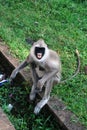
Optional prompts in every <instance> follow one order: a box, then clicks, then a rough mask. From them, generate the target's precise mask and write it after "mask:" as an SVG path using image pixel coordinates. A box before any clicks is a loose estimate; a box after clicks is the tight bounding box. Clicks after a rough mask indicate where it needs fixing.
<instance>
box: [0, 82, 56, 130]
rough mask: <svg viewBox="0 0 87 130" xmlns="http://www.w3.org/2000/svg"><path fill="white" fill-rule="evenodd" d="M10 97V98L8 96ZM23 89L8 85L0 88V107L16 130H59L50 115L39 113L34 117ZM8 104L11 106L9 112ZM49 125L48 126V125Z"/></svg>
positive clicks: (32, 108) (31, 106)
mask: <svg viewBox="0 0 87 130" xmlns="http://www.w3.org/2000/svg"><path fill="white" fill-rule="evenodd" d="M10 95H11V96H10ZM28 96H29V95H28V94H27V92H26V88H25V87H21V85H20V86H16V87H14V86H13V87H10V86H9V84H5V86H2V87H0V107H2V108H3V110H4V111H5V112H6V114H7V115H8V117H9V119H10V120H11V122H12V123H13V125H14V127H15V129H16V130H53V129H55V130H59V128H58V126H57V124H56V122H55V119H53V117H52V115H48V114H46V113H41V114H39V116H35V114H34V113H33V110H34V107H33V106H34V105H35V104H32V105H29V102H28ZM8 104H12V105H13V109H12V110H11V111H9V109H8ZM49 124H50V125H49Z"/></svg>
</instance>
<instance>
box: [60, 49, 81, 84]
mask: <svg viewBox="0 0 87 130" xmlns="http://www.w3.org/2000/svg"><path fill="white" fill-rule="evenodd" d="M75 53H76V56H77V69H76V71H75V73H74V74H73V75H72V76H71V77H70V78H67V79H65V80H63V81H60V83H59V84H63V83H66V82H67V81H68V80H71V79H73V78H74V77H75V76H76V75H77V74H78V73H79V70H80V56H79V51H78V50H77V49H76V52H75Z"/></svg>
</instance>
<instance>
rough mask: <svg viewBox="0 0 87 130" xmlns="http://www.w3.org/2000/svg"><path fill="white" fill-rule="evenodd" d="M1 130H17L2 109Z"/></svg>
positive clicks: (0, 113) (0, 115)
mask: <svg viewBox="0 0 87 130" xmlns="http://www.w3.org/2000/svg"><path fill="white" fill-rule="evenodd" d="M0 130H15V128H14V126H13V125H12V124H11V122H10V121H9V119H8V118H7V116H6V115H5V114H4V112H3V111H2V109H1V108H0Z"/></svg>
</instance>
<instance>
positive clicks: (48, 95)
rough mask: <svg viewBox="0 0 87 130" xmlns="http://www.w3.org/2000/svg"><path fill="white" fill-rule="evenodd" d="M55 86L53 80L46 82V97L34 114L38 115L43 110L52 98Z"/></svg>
mask: <svg viewBox="0 0 87 130" xmlns="http://www.w3.org/2000/svg"><path fill="white" fill-rule="evenodd" d="M52 86H53V79H51V80H48V81H47V82H46V88H45V94H44V97H43V98H42V100H41V101H40V102H39V103H38V104H37V105H36V107H35V109H34V113H35V114H38V113H39V112H40V110H41V108H42V107H43V106H44V105H45V104H46V103H47V102H48V100H49V98H50V92H51V89H52Z"/></svg>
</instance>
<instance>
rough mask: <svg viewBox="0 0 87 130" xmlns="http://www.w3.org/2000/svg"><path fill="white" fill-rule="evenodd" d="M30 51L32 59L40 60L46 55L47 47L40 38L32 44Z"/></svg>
mask: <svg viewBox="0 0 87 130" xmlns="http://www.w3.org/2000/svg"><path fill="white" fill-rule="evenodd" d="M30 53H31V55H32V56H33V58H34V60H37V61H42V60H44V59H46V58H47V57H48V53H49V49H48V47H47V45H46V44H45V42H44V40H43V39H40V40H38V41H37V42H35V43H34V44H33V46H32V48H31V52H30Z"/></svg>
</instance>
